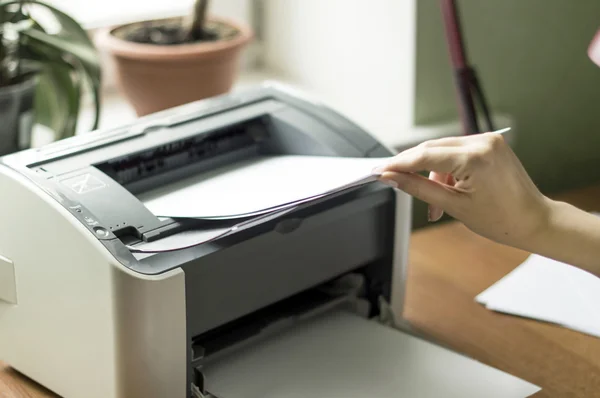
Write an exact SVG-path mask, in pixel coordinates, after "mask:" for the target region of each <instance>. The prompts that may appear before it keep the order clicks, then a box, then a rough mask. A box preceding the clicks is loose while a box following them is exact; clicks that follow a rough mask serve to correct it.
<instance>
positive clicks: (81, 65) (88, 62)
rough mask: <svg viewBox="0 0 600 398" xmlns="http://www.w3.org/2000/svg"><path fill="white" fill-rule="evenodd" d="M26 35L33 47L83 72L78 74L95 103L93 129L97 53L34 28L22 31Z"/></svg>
mask: <svg viewBox="0 0 600 398" xmlns="http://www.w3.org/2000/svg"><path fill="white" fill-rule="evenodd" d="M22 34H23V35H25V36H27V37H28V38H29V39H30V41H31V43H30V45H31V46H33V47H37V48H38V49H40V50H41V49H43V48H45V49H44V51H43V52H44V53H46V54H47V55H49V53H54V54H56V55H57V56H59V57H60V58H62V59H63V60H64V61H66V62H68V63H69V64H71V66H72V67H73V69H75V70H77V71H79V70H82V72H83V73H79V75H80V76H81V75H83V76H85V79H86V80H87V81H88V82H89V83H90V86H91V90H92V95H93V96H94V105H95V120H94V125H93V129H95V128H96V127H97V126H98V122H99V116H100V84H101V82H100V76H101V71H100V62H99V58H98V55H97V53H96V51H95V49H94V48H93V47H89V46H86V45H84V44H81V43H76V42H70V41H68V40H67V39H64V38H62V37H59V36H54V35H48V34H46V33H44V32H40V31H38V30H35V29H29V30H25V31H23V32H22Z"/></svg>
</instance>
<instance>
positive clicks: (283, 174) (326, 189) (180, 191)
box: [138, 155, 386, 218]
mask: <svg viewBox="0 0 600 398" xmlns="http://www.w3.org/2000/svg"><path fill="white" fill-rule="evenodd" d="M385 161H386V159H385V158H345V157H327V156H299V155H289V156H263V157H258V158H253V159H251V160H247V161H243V162H238V163H235V164H232V165H229V166H226V167H222V168H218V169H216V170H212V171H210V172H207V173H203V174H201V175H198V176H195V177H192V178H188V179H185V180H182V181H178V182H175V183H173V184H169V185H166V186H163V187H161V188H159V189H156V190H153V191H150V192H147V193H144V194H142V195H139V196H138V198H139V199H140V200H141V201H142V202H143V203H144V205H145V206H146V207H147V208H148V209H149V210H150V211H151V212H152V213H153V214H154V215H156V216H159V217H186V218H214V217H229V216H236V215H246V214H249V213H256V212H261V211H271V210H274V209H276V208H278V207H280V206H282V205H286V204H291V203H296V202H298V201H302V200H307V199H311V198H313V197H318V196H320V195H327V194H331V193H334V192H337V191H339V190H341V189H346V188H350V187H353V186H358V185H362V184H365V183H368V182H371V181H373V180H375V177H374V175H373V174H372V170H373V168H374V167H376V166H379V165H381V164H383V163H384V162H385Z"/></svg>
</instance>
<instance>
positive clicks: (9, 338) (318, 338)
mask: <svg viewBox="0 0 600 398" xmlns="http://www.w3.org/2000/svg"><path fill="white" fill-rule="evenodd" d="M260 154H297V155H317V156H320V155H323V156H341V157H386V156H390V155H392V152H391V151H390V150H388V149H386V148H385V147H384V146H383V145H382V144H381V143H380V142H378V141H377V140H376V139H375V138H373V137H372V136H371V135H370V134H368V133H367V132H365V131H363V130H362V129H361V128H359V127H358V126H357V125H355V124H353V123H352V122H350V121H349V120H347V119H346V118H345V117H343V116H341V115H340V114H338V113H336V112H335V111H333V110H332V109H330V108H329V107H327V106H324V105H322V104H319V103H318V102H315V101H313V100H308V99H306V97H304V96H302V95H299V94H297V93H295V92H293V91H291V90H289V89H287V88H283V87H281V86H278V85H276V84H270V83H265V84H261V85H259V86H257V87H255V88H252V89H250V90H247V91H244V92H239V93H230V94H227V95H223V96H220V97H215V98H211V99H208V100H203V101H199V102H195V103H191V104H187V105H185V106H180V107H177V108H174V109H170V110H167V111H164V112H160V113H157V114H153V115H150V116H146V117H143V118H140V119H139V120H137V121H136V122H135V123H132V124H130V125H125V126H122V127H120V128H115V129H111V130H106V131H97V132H92V133H88V134H85V135H82V136H77V137H74V138H69V139H65V140H63V141H59V142H56V143H53V144H50V145H47V146H45V147H42V148H39V149H30V150H26V151H22V152H19V153H15V154H12V155H9V156H5V157H3V158H1V159H0V192H1V193H2V206H0V359H1V360H3V361H5V362H7V363H8V364H9V365H11V366H12V367H14V368H15V369H16V370H18V371H20V372H22V373H24V374H25V375H27V376H29V377H30V378H32V379H33V380H35V381H36V382H39V383H40V384H42V385H43V386H45V387H47V388H49V389H50V390H52V391H54V392H55V393H56V394H58V395H60V396H64V397H76V398H138V397H139V398H188V397H215V398H238V397H244V398H259V397H262V398H267V397H269V398H271V397H278V398H291V397H309V396H322V397H332V398H333V397H344V398H353V397H358V396H361V397H364V396H370V397H383V398H388V397H392V396H394V397H419V398H428V397H433V396H444V397H454V396H457V397H458V396H460V397H468V396H484V395H481V394H482V392H483V391H488V392H489V394H488V393H484V394H485V396H486V397H496V396H498V397H501V396H502V397H507V396H515V397H517V396H526V395H525V394H524V392H525V391H529V390H530V389H531V388H532V386H530V385H528V384H527V383H523V382H521V381H520V380H518V379H516V378H512V377H511V376H509V375H506V374H504V373H501V372H498V371H496V370H495V369H492V368H489V367H486V366H484V365H481V364H479V363H477V362H475V361H472V360H470V359H467V358H464V357H462V356H460V355H457V354H455V353H452V352H450V351H448V350H446V349H443V348H440V347H438V346H436V345H433V344H431V343H429V342H426V341H423V340H421V339H419V338H417V337H413V336H410V335H408V334H406V333H404V332H401V331H399V330H397V329H396V328H395V327H394V324H393V321H392V317H391V312H390V310H389V304H390V303H391V300H392V291H394V297H393V299H394V305H395V307H396V308H402V301H403V295H404V292H405V287H404V283H405V275H406V264H407V249H408V239H409V233H410V228H411V200H410V198H409V197H408V196H407V195H405V194H403V193H400V192H396V191H394V190H392V189H391V188H389V187H386V186H384V185H382V184H377V183H373V184H369V185H366V186H362V187H359V188H356V189H349V190H348V191H345V192H343V193H342V194H340V195H336V196H335V197H331V198H326V199H324V200H320V201H316V202H315V203H311V204H310V205H307V206H303V207H301V208H298V209H294V210H292V211H290V212H287V213H286V214H284V215H281V216H279V217H273V218H271V219H266V220H262V222H260V223H256V225H253V224H250V225H249V227H247V228H242V229H240V230H239V231H237V232H235V233H231V234H228V235H226V236H224V237H223V238H220V239H216V240H214V241H211V242H209V243H204V244H198V245H191V246H190V245H187V246H185V245H182V247H180V248H174V249H173V250H168V251H164V252H156V253H140V252H139V251H137V250H136V248H143V247H144V245H150V244H155V243H156V242H161V240H167V239H168V240H169V241H170V242H177V240H178V239H180V238H181V239H183V237H184V236H185V235H186V233H189V232H190V231H194V230H202V229H203V228H212V227H213V224H211V222H208V221H206V222H202V221H201V220H200V221H199V220H196V221H193V220H192V221H191V222H190V220H183V219H174V218H162V217H156V216H155V215H154V214H152V213H151V212H150V211H149V210H148V209H147V208H146V207H145V206H144V204H143V203H142V202H141V201H140V199H139V197H140V196H141V195H143V194H144V193H145V192H148V191H149V190H152V189H155V188H157V187H160V186H162V185H165V184H168V183H171V182H173V181H176V180H179V179H182V178H186V177H189V176H190V175H196V174H201V173H205V172H208V171H210V170H212V169H214V168H215V167H220V166H222V165H226V164H227V165H231V164H236V162H240V161H242V160H244V159H248V158H251V157H253V156H258V155H260ZM232 189H233V190H234V189H235V188H232ZM507 392H508V393H507ZM0 395H1V394H0Z"/></svg>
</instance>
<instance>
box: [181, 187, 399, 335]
mask: <svg viewBox="0 0 600 398" xmlns="http://www.w3.org/2000/svg"><path fill="white" fill-rule="evenodd" d="M386 191H387V190H386ZM386 191H381V192H378V193H375V194H373V195H371V196H370V197H364V198H361V199H358V200H356V201H352V202H349V203H346V204H343V205H340V206H337V207H335V208H332V209H330V210H326V211H324V212H323V213H320V214H316V215H314V216H313V217H310V218H308V219H305V220H304V221H303V223H302V225H301V226H300V227H299V228H298V229H296V230H295V231H293V232H290V233H284V234H282V233H280V232H277V231H271V232H268V233H265V234H263V235H260V236H257V237H255V238H252V239H249V240H247V241H243V242H241V243H239V244H237V245H235V246H232V247H229V248H228V249H227V250H222V251H218V252H216V253H213V254H211V255H209V256H206V257H204V258H201V259H198V260H195V261H192V262H190V263H188V264H186V265H185V266H184V267H183V269H184V272H185V278H186V306H187V322H188V336H190V337H191V338H193V337H194V336H197V335H199V334H201V333H204V332H206V331H208V330H211V329H213V328H215V327H218V326H221V325H223V324H225V323H227V322H229V321H232V320H234V319H237V318H240V317H242V316H244V315H247V314H249V313H251V312H253V311H256V310H258V309H260V308H263V307H265V306H267V305H269V304H272V303H275V302H277V301H279V300H282V299H284V298H286V297H289V296H290V295H292V294H295V293H298V292H301V291H303V290H305V289H309V288H311V287H314V286H315V285H317V284H320V283H323V282H324V281H327V280H329V279H331V278H334V277H336V276H338V275H340V274H342V273H345V272H348V271H350V270H353V269H356V268H358V267H361V266H363V265H365V264H367V263H370V262H372V261H375V260H376V259H380V258H387V257H389V256H387V254H389V253H388V252H389V251H390V250H392V249H391V247H388V246H386V243H387V237H388V236H390V235H392V234H393V214H390V213H389V211H388V212H386V210H387V209H389V206H390V203H392V202H390V200H389V192H386Z"/></svg>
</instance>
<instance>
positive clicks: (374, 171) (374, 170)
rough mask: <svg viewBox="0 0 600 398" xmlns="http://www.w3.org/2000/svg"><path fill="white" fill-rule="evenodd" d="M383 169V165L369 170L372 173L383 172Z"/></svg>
mask: <svg viewBox="0 0 600 398" xmlns="http://www.w3.org/2000/svg"><path fill="white" fill-rule="evenodd" d="M383 170H385V166H377V167H375V168H374V169H373V170H372V171H371V172H372V173H373V174H383Z"/></svg>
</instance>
